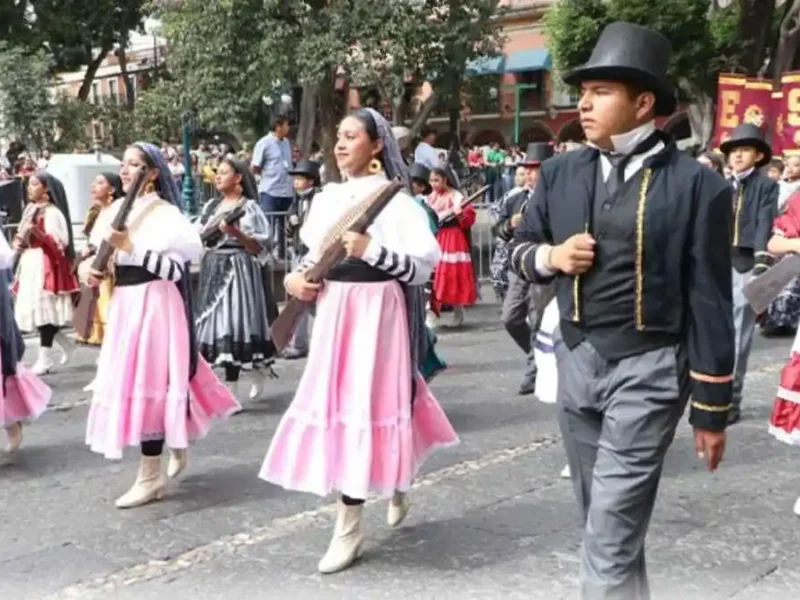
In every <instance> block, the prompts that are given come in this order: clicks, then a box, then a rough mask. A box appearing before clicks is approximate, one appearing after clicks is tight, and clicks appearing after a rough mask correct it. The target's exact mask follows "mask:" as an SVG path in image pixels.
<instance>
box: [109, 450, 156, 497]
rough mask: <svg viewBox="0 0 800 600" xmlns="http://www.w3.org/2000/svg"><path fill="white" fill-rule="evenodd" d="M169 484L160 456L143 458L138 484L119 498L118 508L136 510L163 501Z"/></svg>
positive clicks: (140, 464)
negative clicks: (163, 471) (162, 469)
mask: <svg viewBox="0 0 800 600" xmlns="http://www.w3.org/2000/svg"><path fill="white" fill-rule="evenodd" d="M166 484H167V482H166V480H165V479H164V474H163V473H162V472H161V457H160V456H142V459H141V462H140V463H139V473H138V475H137V476H136V482H135V483H134V484H133V487H132V488H131V489H129V490H128V491H127V492H126V493H125V495H123V496H120V497H119V498H117V502H116V506H117V508H135V507H137V506H142V505H144V504H148V503H150V502H153V501H154V500H161V499H162V498H163V497H164V487H165V486H166Z"/></svg>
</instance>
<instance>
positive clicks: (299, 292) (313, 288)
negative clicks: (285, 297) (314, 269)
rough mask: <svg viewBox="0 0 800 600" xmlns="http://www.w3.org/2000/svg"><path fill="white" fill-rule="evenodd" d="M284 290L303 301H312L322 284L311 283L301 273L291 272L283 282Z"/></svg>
mask: <svg viewBox="0 0 800 600" xmlns="http://www.w3.org/2000/svg"><path fill="white" fill-rule="evenodd" d="M283 285H284V287H285V288H286V291H287V292H289V294H291V295H292V296H294V297H295V298H297V299H298V300H302V301H303V302H313V301H314V300H316V299H317V294H319V291H320V289H321V288H322V284H319V283H311V282H310V281H308V280H307V279H306V276H305V274H303V273H291V274H290V275H287V277H286V280H285V282H284V284H283Z"/></svg>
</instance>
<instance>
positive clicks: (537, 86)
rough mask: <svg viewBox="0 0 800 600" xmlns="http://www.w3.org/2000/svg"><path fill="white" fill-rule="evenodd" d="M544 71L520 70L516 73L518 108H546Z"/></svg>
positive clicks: (522, 110) (533, 109)
mask: <svg viewBox="0 0 800 600" xmlns="http://www.w3.org/2000/svg"><path fill="white" fill-rule="evenodd" d="M544 73H545V72H544V71H542V70H537V71H522V72H520V73H517V83H518V84H519V85H520V86H521V87H520V91H519V104H520V106H519V110H520V112H524V111H537V110H545V109H546V108H547V106H546V103H545V101H544Z"/></svg>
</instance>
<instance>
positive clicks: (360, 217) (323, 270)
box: [271, 179, 405, 352]
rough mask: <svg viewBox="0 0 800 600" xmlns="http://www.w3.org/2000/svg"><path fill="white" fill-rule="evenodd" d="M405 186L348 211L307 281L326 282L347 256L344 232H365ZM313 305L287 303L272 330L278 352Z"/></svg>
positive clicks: (384, 189) (384, 190) (393, 186)
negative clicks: (327, 277) (335, 267)
mask: <svg viewBox="0 0 800 600" xmlns="http://www.w3.org/2000/svg"><path fill="white" fill-rule="evenodd" d="M404 187H405V183H404V182H403V181H401V180H400V179H396V180H394V181H390V182H388V183H386V184H385V185H382V186H381V187H380V188H379V189H378V190H377V191H375V192H373V193H371V194H370V195H369V196H368V197H367V198H365V199H364V200H362V201H361V202H359V203H358V204H357V205H355V206H354V207H353V208H352V209H350V210H348V211H347V212H346V213H345V214H344V215H343V216H342V218H341V219H339V221H338V222H337V223H336V224H335V225H334V226H333V227H332V228H331V230H330V232H329V233H328V235H327V236H326V238H325V239H326V241H327V240H330V242H329V243H327V244H323V248H324V249H323V251H322V256H321V257H320V259H319V261H318V262H317V263H316V264H314V265H313V266H312V267H310V268H309V269H308V270H307V271H305V273H304V275H305V278H306V280H307V281H309V282H310V283H319V282H321V281H322V280H323V279H325V277H326V276H327V275H328V273H329V272H330V270H331V269H332V268H333V267H334V266H336V265H337V264H338V263H340V262H341V261H342V260H344V259H345V258H346V257H347V252H346V250H345V248H344V244H342V236H343V235H344V233H346V232H347V231H355V232H357V233H364V232H365V231H366V230H367V229H368V228H369V226H370V225H372V224H373V223H374V222H375V219H376V218H378V215H379V214H380V213H381V211H382V210H383V209H384V208H386V206H387V205H388V204H389V202H390V201H391V200H392V198H394V197H395V196H396V195H397V193H398V192H399V191H400V190H402V189H403V188H404ZM310 304H311V303H310V302H304V301H303V300H300V299H298V298H293V297H292V298H289V300H288V302H286V305H285V306H284V308H283V310H282V311H281V313H280V314H279V315H278V318H277V319H275V322H274V323H273V324H272V328H271V332H272V341H273V343H274V344H275V347H276V348H277V349H278V352H280V351H281V350H283V349H284V348H286V346H288V345H289V342H291V340H292V337H293V336H294V332H295V331H296V330H297V326H298V325H299V324H300V321H301V320H302V318H303V315H305V313H306V311H307V310H308V309H309V306H310Z"/></svg>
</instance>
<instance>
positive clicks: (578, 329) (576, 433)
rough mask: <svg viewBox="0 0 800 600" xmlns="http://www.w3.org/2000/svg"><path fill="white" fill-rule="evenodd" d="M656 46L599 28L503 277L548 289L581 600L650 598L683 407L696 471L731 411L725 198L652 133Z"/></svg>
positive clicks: (640, 30) (662, 55) (659, 86)
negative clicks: (571, 121) (657, 510)
mask: <svg viewBox="0 0 800 600" xmlns="http://www.w3.org/2000/svg"><path fill="white" fill-rule="evenodd" d="M670 54H671V47H670V42H669V40H667V39H666V38H665V37H663V36H662V35H660V34H658V33H655V32H653V31H650V30H648V29H646V28H644V27H640V26H638V25H633V24H630V23H622V22H617V23H612V24H610V25H608V26H607V27H606V28H605V29H604V30H603V32H602V34H601V35H600V38H599V40H598V41H597V43H596V45H595V47H594V49H593V51H592V54H591V56H590V58H589V62H588V63H587V64H586V65H584V66H582V67H580V68H578V69H576V70H574V71H572V72H570V73H568V74H567V75H566V76H565V78H564V79H565V81H566V82H567V83H568V84H570V85H575V86H580V87H581V89H582V93H581V99H580V102H579V104H578V108H579V111H580V119H581V124H582V125H583V129H584V131H585V133H586V137H587V140H588V142H589V146H588V147H586V148H584V149H581V150H576V151H574V152H568V153H566V154H562V155H560V156H557V157H555V158H553V159H551V160H548V161H547V162H546V163H544V164H543V165H542V170H541V177H540V180H539V184H538V185H537V187H536V193H535V194H534V198H533V199H532V201H531V203H530V204H529V205H528V208H527V210H526V211H525V214H524V217H523V221H522V223H521V224H520V226H519V227H518V228H517V230H516V232H515V247H514V250H513V252H512V266H513V268H514V270H515V272H516V273H517V274H518V275H521V276H523V277H525V278H526V279H528V280H529V281H531V282H533V283H538V284H541V283H546V282H548V281H550V280H552V279H553V278H554V279H555V282H556V288H557V298H558V308H559V314H560V317H561V321H560V325H559V328H558V329H557V330H556V332H555V336H554V343H553V345H554V347H555V352H556V358H557V364H558V371H559V373H558V417H559V426H560V429H561V433H562V435H563V438H564V446H565V448H566V451H567V458H568V461H569V466H570V470H571V472H572V479H573V485H574V488H575V494H576V497H577V499H578V504H579V508H580V510H581V514H582V518H583V522H584V533H583V545H582V557H581V565H582V566H581V589H582V597H583V598H586V599H589V598H626V599H628V598H630V599H636V600H646V599H647V598H649V597H650V595H649V591H648V582H647V575H646V569H645V552H644V546H645V536H646V533H647V527H648V524H649V522H650V517H651V515H652V511H653V505H654V503H655V498H656V493H657V490H658V483H659V479H660V476H661V470H662V467H663V464H664V457H665V455H666V453H667V450H668V448H669V446H670V444H671V443H672V440H673V438H674V435H675V430H676V427H677V425H678V422H679V421H680V418H681V415H682V414H683V412H684V409H685V406H686V404H687V401H688V399H689V397H690V396H691V413H690V422H691V424H692V425H693V426H694V437H695V446H696V451H697V453H698V456H699V457H703V458H705V460H706V461H707V464H708V468H709V469H710V470H714V469H716V468H717V466H718V465H719V462H720V460H721V459H722V455H723V453H724V449H725V427H726V425H727V416H728V415H727V413H728V410H729V409H730V407H731V402H732V400H731V399H732V389H731V388H732V381H733V374H732V371H733V363H734V354H735V348H734V330H733V323H732V314H733V309H732V302H731V289H732V288H731V255H730V242H731V221H732V218H731V217H732V212H731V201H732V197H731V191H730V188H729V187H728V186H727V185H725V182H724V181H723V180H722V179H721V178H720V177H718V176H717V175H716V174H714V173H712V172H711V171H710V170H708V169H706V168H705V167H703V166H702V165H700V164H699V163H698V162H697V161H696V160H694V159H692V158H690V157H689V156H688V155H686V154H684V153H683V152H681V151H680V150H678V148H677V147H676V145H675V142H674V140H673V139H672V138H671V137H670V136H668V135H667V134H665V133H663V132H661V131H659V130H657V129H656V127H655V122H654V120H655V117H657V116H659V115H668V114H670V113H671V112H672V111H673V110H674V108H675V104H676V101H675V95H674V92H673V89H672V87H671V85H670V83H669V80H668V79H667V67H668V65H669V58H670Z"/></svg>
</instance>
